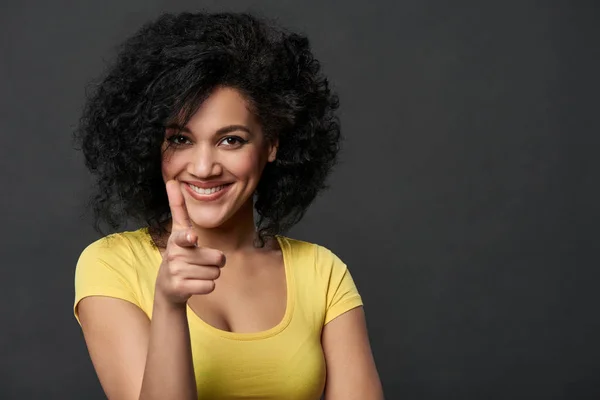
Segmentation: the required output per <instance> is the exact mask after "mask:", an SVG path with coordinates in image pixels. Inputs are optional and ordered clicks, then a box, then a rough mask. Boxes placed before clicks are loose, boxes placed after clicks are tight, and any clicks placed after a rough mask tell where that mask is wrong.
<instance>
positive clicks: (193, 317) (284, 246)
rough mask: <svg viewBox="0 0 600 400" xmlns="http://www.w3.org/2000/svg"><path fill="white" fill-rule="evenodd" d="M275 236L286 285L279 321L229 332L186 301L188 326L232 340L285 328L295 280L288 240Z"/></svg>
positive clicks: (260, 336)
mask: <svg viewBox="0 0 600 400" xmlns="http://www.w3.org/2000/svg"><path fill="white" fill-rule="evenodd" d="M144 233H145V234H146V235H147V236H148V238H149V239H150V242H151V244H153V246H152V248H153V249H152V250H153V251H154V254H155V256H156V257H157V258H158V260H159V266H160V261H162V255H161V254H160V250H159V249H158V247H156V245H154V242H153V241H152V237H151V236H150V233H149V232H148V229H147V228H144ZM275 238H276V239H277V242H278V244H279V248H280V249H281V254H282V256H283V267H284V271H285V285H286V307H285V313H284V314H283V318H282V319H281V321H279V323H278V324H277V325H275V326H273V327H271V328H269V329H267V330H263V331H258V332H230V331H225V330H223V329H219V328H216V327H214V326H212V325H211V324H209V323H208V322H206V321H204V320H203V319H202V318H200V316H198V314H196V313H195V312H194V310H192V308H191V307H190V306H189V304H187V303H186V313H187V317H188V323H189V325H190V326H196V327H199V328H201V329H203V330H205V331H208V332H211V333H213V334H215V335H217V336H220V337H222V338H225V339H232V340H241V341H250V340H259V339H267V338H269V337H272V336H275V335H277V334H279V333H281V332H282V331H284V330H285V328H287V326H288V325H289V324H290V322H291V320H292V315H293V312H294V305H295V304H294V303H295V302H294V299H295V282H294V274H293V273H292V265H291V262H292V260H291V256H290V250H289V246H290V244H289V241H288V240H286V237H285V236H281V235H275Z"/></svg>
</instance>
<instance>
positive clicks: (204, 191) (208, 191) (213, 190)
mask: <svg viewBox="0 0 600 400" xmlns="http://www.w3.org/2000/svg"><path fill="white" fill-rule="evenodd" d="M190 187H191V188H192V189H193V190H194V192H196V193H198V194H204V195H206V194H213V193H216V192H218V191H219V190H221V189H223V188H224V187H225V185H221V186H215V187H213V188H210V189H202V188H199V187H198V186H194V185H192V184H190Z"/></svg>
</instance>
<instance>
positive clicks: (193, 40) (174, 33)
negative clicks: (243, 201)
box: [74, 12, 341, 246]
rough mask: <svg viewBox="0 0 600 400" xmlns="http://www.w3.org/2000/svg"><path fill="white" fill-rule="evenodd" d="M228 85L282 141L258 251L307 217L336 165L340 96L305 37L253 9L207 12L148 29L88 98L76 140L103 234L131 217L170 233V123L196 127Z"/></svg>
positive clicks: (264, 197) (262, 205)
mask: <svg viewBox="0 0 600 400" xmlns="http://www.w3.org/2000/svg"><path fill="white" fill-rule="evenodd" d="M220 86H221V87H222V86H226V87H231V88H235V89H237V90H238V91H239V92H240V93H242V94H243V95H244V97H245V98H246V99H247V101H248V103H249V105H250V109H251V111H252V112H253V113H254V114H255V115H256V117H257V118H258V121H259V122H260V124H261V127H262V129H263V132H264V134H265V136H266V138H267V140H269V139H272V138H278V140H279V146H278V152H277V159H276V160H275V162H273V163H268V164H267V166H266V167H265V169H264V171H263V175H262V176H261V179H260V181H259V184H258V186H257V189H256V192H255V194H254V201H255V203H254V206H255V209H256V212H257V214H258V221H257V228H258V234H259V238H260V240H259V241H260V242H261V243H262V244H260V245H259V246H262V245H264V239H265V238H267V237H269V236H274V235H276V234H280V233H283V232H285V231H286V230H288V229H289V228H290V227H291V226H293V225H294V224H296V223H297V222H298V221H300V220H301V219H302V217H303V216H304V214H305V212H306V210H307V208H308V206H309V205H310V204H311V203H312V201H313V200H314V199H315V197H316V195H317V193H318V192H319V191H320V190H321V189H323V188H325V187H326V184H325V181H326V177H327V175H328V174H329V172H330V171H331V169H332V167H333V166H334V165H335V163H336V160H337V156H338V152H339V149H340V140H341V137H340V123H339V118H338V117H337V115H336V113H335V111H336V110H337V109H338V107H339V101H338V96H337V95H336V94H335V93H333V91H332V90H331V89H330V87H329V83H328V80H327V78H326V77H325V76H324V74H323V73H322V71H321V66H320V63H319V61H318V60H316V59H315V58H314V56H313V54H312V52H311V50H310V46H309V41H308V39H307V38H306V37H305V36H302V35H300V34H297V33H293V32H289V31H288V30H286V29H284V28H282V27H280V26H278V25H277V24H276V23H274V22H273V21H271V20H267V19H265V18H262V17H260V18H259V17H257V16H256V15H252V14H248V13H230V12H222V13H207V12H198V13H180V14H163V15H162V16H160V17H158V18H157V19H156V20H154V21H152V22H149V23H147V24H145V25H144V26H142V27H141V28H140V29H139V30H138V31H137V32H136V33H135V34H134V35H133V36H131V37H130V38H129V39H127V40H126V41H125V42H123V43H122V44H121V45H120V46H119V47H118V52H117V57H116V59H115V60H114V62H113V63H112V64H111V65H110V66H109V68H108V69H107V71H106V73H105V75H104V76H103V77H102V78H101V80H100V82H99V83H98V84H97V85H95V86H94V87H93V91H92V92H91V93H89V92H88V93H89V95H88V98H87V102H86V104H85V107H84V110H83V114H82V117H81V120H80V123H79V126H78V127H77V129H76V131H75V133H74V138H75V141H76V144H77V145H78V147H79V148H80V149H81V150H82V151H83V154H84V157H85V164H86V166H87V168H88V169H89V170H90V171H91V172H92V174H93V175H94V176H95V178H96V188H97V192H96V193H95V194H94V195H93V197H92V198H91V201H90V203H91V206H92V208H93V211H94V217H95V227H96V229H97V230H99V231H101V229H100V223H101V222H105V223H107V224H108V225H109V226H110V227H111V228H113V229H116V228H119V227H120V226H122V225H123V224H124V223H126V222H127V220H129V219H130V218H132V219H135V220H138V221H144V222H145V223H146V224H147V225H148V227H149V229H150V230H151V232H155V233H156V232H164V231H165V228H164V223H165V222H166V221H167V220H168V219H169V218H170V210H169V204H168V198H167V194H166V190H165V185H164V182H163V180H162V174H161V167H160V166H161V146H162V144H163V141H164V135H165V126H166V125H167V123H170V122H172V121H173V120H175V121H177V123H178V125H179V126H185V124H186V123H187V122H188V120H189V119H190V118H191V116H192V115H193V114H194V112H195V111H196V110H197V109H198V107H199V106H200V104H201V103H202V101H204V100H205V99H206V98H208V96H209V95H210V94H211V92H212V91H213V90H214V89H215V88H217V87H220Z"/></svg>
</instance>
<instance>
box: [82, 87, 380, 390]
mask: <svg viewBox="0 0 600 400" xmlns="http://www.w3.org/2000/svg"><path fill="white" fill-rule="evenodd" d="M231 125H242V126H245V127H247V128H248V130H249V131H250V133H248V132H246V131H243V130H236V131H231V132H228V133H227V134H218V131H219V130H220V129H221V128H224V127H227V126H231ZM179 128H185V129H183V130H182V129H179ZM165 139H166V140H165V143H164V146H163V159H162V165H161V170H162V175H163V179H164V180H165V182H166V185H167V194H168V198H169V206H170V209H171V214H172V217H173V219H172V222H171V224H170V227H169V228H168V231H169V233H168V237H167V246H166V248H165V249H163V251H162V255H163V262H162V264H161V266H160V269H159V273H158V277H157V283H156V293H155V302H154V312H153V319H152V321H150V320H149V319H148V318H147V316H146V315H145V314H144V313H143V312H142V311H141V310H140V309H138V308H137V307H136V306H134V305H132V304H130V303H128V302H126V301H124V300H119V299H113V298H107V297H101V296H91V297H87V298H85V299H83V300H82V301H81V302H80V303H79V316H80V320H81V323H82V329H83V332H84V336H85V340H86V343H87V346H88V349H89V352H90V356H91V359H92V362H93V364H94V367H95V369H96V372H97V374H98V377H99V379H100V383H101V384H102V387H103V388H104V390H105V392H106V394H107V396H108V398H109V399H138V398H141V399H195V398H197V392H196V383H195V378H194V375H193V364H192V359H191V349H190V337H189V326H188V321H187V317H186V304H188V303H190V304H196V305H201V306H202V307H199V308H202V309H208V310H209V313H208V314H206V315H200V317H202V318H203V319H205V321H207V322H208V323H211V324H213V325H218V324H219V321H222V323H223V325H222V326H218V327H219V328H221V329H227V330H230V331H235V332H249V331H250V332H251V331H258V330H264V329H268V328H269V327H271V326H273V325H275V324H276V323H277V322H278V321H279V320H280V319H281V316H282V313H283V312H284V311H285V310H283V309H280V308H271V309H269V308H268V307H267V304H269V303H270V304H284V303H285V295H286V293H285V291H283V292H282V291H281V290H277V288H281V287H282V286H285V279H281V277H282V276H283V275H281V272H282V260H281V253H280V250H279V249H277V248H275V247H273V246H272V245H270V246H266V247H265V248H255V247H254V246H253V241H254V239H255V232H254V222H253V214H252V194H253V192H254V190H255V189H256V187H257V185H258V183H259V181H260V178H261V174H262V171H263V169H264V167H265V165H266V164H267V163H269V162H273V161H274V160H275V158H276V156H277V145H278V143H277V142H276V141H268V140H266V138H265V137H264V135H263V134H262V132H261V128H260V125H259V124H258V123H257V121H256V119H255V118H254V116H253V115H252V113H251V112H250V111H249V108H248V107H247V103H246V102H245V100H244V97H243V96H242V95H241V94H240V93H239V92H238V91H236V90H234V89H231V88H227V87H220V88H217V89H216V90H215V91H214V92H213V93H212V94H211V96H210V97H209V98H208V99H207V100H206V101H205V102H204V103H203V104H202V105H201V106H200V108H199V109H198V110H197V111H196V113H195V114H194V115H193V117H192V118H191V119H190V120H189V122H188V124H187V125H186V126H185V127H178V128H177V129H175V128H167V129H166V132H165ZM189 181H194V182H201V183H204V184H210V183H211V182H227V183H229V184H231V186H230V187H229V189H228V191H227V192H226V193H225V195H224V196H221V197H220V198H219V199H218V200H215V201H213V202H206V201H201V200H198V199H195V198H194V197H193V196H192V195H191V194H190V193H189V192H188V189H187V188H186V185H187V183H186V182H189ZM249 271H250V272H249ZM242 285H253V288H254V289H256V290H255V292H258V293H264V296H263V298H262V301H261V300H260V299H259V300H256V301H257V302H258V303H255V304H253V305H251V306H252V307H251V308H258V309H259V310H261V314H258V315H257V316H256V318H251V319H247V320H244V319H242V318H241V317H240V314H239V313H238V314H236V312H235V310H237V309H239V307H241V306H242V304H244V302H245V301H247V299H244V298H243V297H239V300H238V301H239V302H238V303H235V302H230V303H228V300H226V299H228V298H235V296H231V293H238V292H239V291H240V289H241V288H243V286H242ZM273 297H274V298H277V300H278V301H273ZM265 299H269V300H270V301H269V302H267V301H265ZM232 301H233V300H232ZM211 319H213V320H214V322H212V321H211ZM257 321H258V322H257ZM165 343H168V346H165ZM322 344H323V349H324V354H325V359H326V363H327V383H326V390H325V398H326V399H327V400H342V399H343V400H348V399H361V400H362V399H367V400H369V399H382V398H383V394H382V391H381V384H380V381H379V377H378V374H377V370H376V368H375V364H374V361H373V356H372V353H371V349H370V346H369V341H368V336H367V329H366V323H365V318H364V312H363V308H362V307H358V308H355V309H353V310H351V311H349V312H347V313H344V314H343V315H341V316H339V317H338V318H336V319H334V320H333V321H331V322H329V323H328V324H327V325H326V326H325V327H324V329H323V335H322Z"/></svg>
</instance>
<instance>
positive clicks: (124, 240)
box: [80, 228, 153, 262]
mask: <svg viewBox="0 0 600 400" xmlns="http://www.w3.org/2000/svg"><path fill="white" fill-rule="evenodd" d="M152 246H153V242H152V239H151V237H150V235H149V234H148V229H147V228H140V229H137V230H131V231H121V232H115V233H111V234H108V235H105V236H103V237H101V238H99V239H97V240H95V241H93V242H92V243H90V244H88V245H87V246H86V247H85V248H84V249H83V251H82V252H81V255H80V262H81V261H82V260H102V261H104V262H108V261H118V262H123V261H131V259H132V256H133V254H134V253H136V252H139V250H144V249H146V250H147V249H151V248H152Z"/></svg>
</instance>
